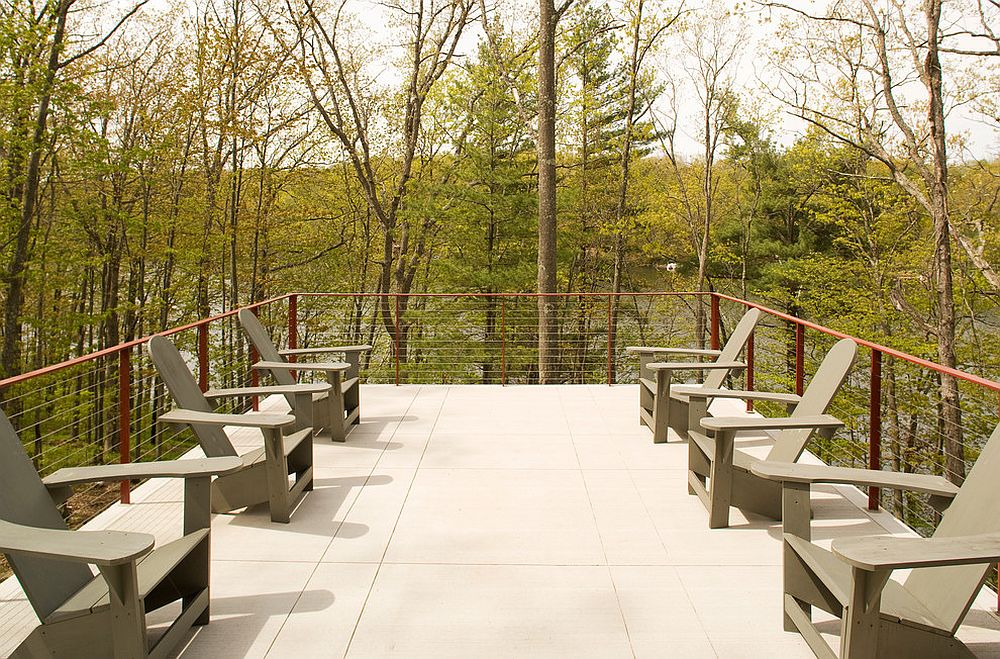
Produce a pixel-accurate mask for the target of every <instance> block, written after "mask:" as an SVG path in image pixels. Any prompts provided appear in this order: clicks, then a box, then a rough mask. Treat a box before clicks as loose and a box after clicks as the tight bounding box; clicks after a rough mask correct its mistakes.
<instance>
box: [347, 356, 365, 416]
mask: <svg viewBox="0 0 1000 659" xmlns="http://www.w3.org/2000/svg"><path fill="white" fill-rule="evenodd" d="M345 357H346V358H347V363H348V364H350V365H351V367H350V368H349V369H347V379H349V380H350V379H353V378H360V376H361V353H360V352H349V353H347V354H346V355H345ZM344 411H346V412H351V413H352V414H353V417H354V418H353V419H352V420H351V423H352V424H359V423H361V380H360V379H358V380H357V382H355V384H354V386H353V387H351V389H350V391H345V392H344Z"/></svg>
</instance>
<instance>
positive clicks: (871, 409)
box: [868, 349, 882, 510]
mask: <svg viewBox="0 0 1000 659" xmlns="http://www.w3.org/2000/svg"><path fill="white" fill-rule="evenodd" d="M869 380H870V381H869V390H870V392H871V399H870V400H869V403H868V468H869V469H876V470H877V469H881V468H882V353H881V352H880V351H878V350H874V349H873V350H872V364H871V376H870V378H869ZM879 494H880V493H879V488H877V487H870V488H868V510H878V505H879V498H880V497H879Z"/></svg>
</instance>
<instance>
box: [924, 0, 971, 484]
mask: <svg viewBox="0 0 1000 659" xmlns="http://www.w3.org/2000/svg"><path fill="white" fill-rule="evenodd" d="M924 11H925V16H926V19H927V56H926V58H925V60H924V74H925V76H926V79H927V91H928V96H929V101H930V103H929V107H928V110H927V119H928V123H929V126H930V133H931V150H932V154H933V162H934V168H933V179H932V181H930V185H929V186H928V187H929V197H930V202H931V216H932V219H933V221H934V279H935V282H934V283H935V293H936V298H937V312H938V319H937V320H938V322H937V350H938V362H939V363H940V364H942V365H943V366H947V367H949V368H955V365H956V359H955V300H954V288H953V284H952V270H951V222H950V218H949V209H948V145H947V141H946V135H945V124H944V92H943V86H942V80H941V59H940V54H939V52H938V40H939V38H940V33H939V29H940V23H941V0H930V1H929V2H927V3H926V5H925V8H924ZM959 405H960V403H959V396H958V381H957V380H956V379H955V378H954V377H952V376H950V375H947V374H944V373H942V374H941V407H942V410H941V414H942V418H941V421H942V426H943V431H944V439H945V446H944V449H945V471H946V473H947V476H948V478H949V480H951V481H953V482H955V483H961V482H962V481H964V480H965V447H964V444H963V441H962V409H961V407H959Z"/></svg>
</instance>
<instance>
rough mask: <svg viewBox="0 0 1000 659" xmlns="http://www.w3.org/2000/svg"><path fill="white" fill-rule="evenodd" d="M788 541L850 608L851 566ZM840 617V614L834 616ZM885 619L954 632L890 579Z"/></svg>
mask: <svg viewBox="0 0 1000 659" xmlns="http://www.w3.org/2000/svg"><path fill="white" fill-rule="evenodd" d="M785 541H786V542H787V543H788V545H789V546H790V547H791V548H792V550H793V551H794V552H795V553H796V554H798V555H799V556H800V557H801V558H802V560H803V561H804V562H805V563H806V565H808V566H809V569H810V570H812V571H813V573H814V574H815V575H816V576H817V577H819V579H820V581H821V582H822V583H823V585H825V586H826V587H827V588H828V589H829V590H830V592H831V593H832V594H833V596H834V597H835V598H836V599H837V601H839V602H840V604H841V606H847V602H848V601H849V600H850V595H851V566H850V565H849V564H848V563H846V562H844V561H842V560H840V559H839V558H837V557H836V556H835V555H834V554H833V553H832V552H830V551H828V550H826V549H823V548H822V547H819V546H817V545H814V544H813V543H811V542H809V541H808V540H803V539H802V538H799V537H796V536H793V535H788V534H786V535H785ZM831 613H835V614H839V613H840V612H835V611H833V612H831ZM881 615H882V617H883V618H885V619H887V620H890V621H892V622H899V623H903V624H907V625H911V626H914V627H920V628H923V629H926V630H928V631H933V632H938V633H942V634H950V633H951V630H950V629H948V626H947V625H946V624H945V623H944V622H943V621H941V620H939V619H938V618H937V617H936V616H935V615H934V614H933V613H931V612H930V611H929V610H928V609H927V607H925V606H924V605H923V604H922V603H921V602H920V601H919V600H918V599H917V598H916V597H914V596H913V594H911V593H910V591H908V590H907V589H906V587H905V586H904V585H903V584H901V583H899V582H898V581H893V580H892V579H890V580H889V581H888V582H887V583H886V585H885V588H884V589H883V590H882V606H881Z"/></svg>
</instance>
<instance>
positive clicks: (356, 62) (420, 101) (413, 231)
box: [274, 0, 475, 361]
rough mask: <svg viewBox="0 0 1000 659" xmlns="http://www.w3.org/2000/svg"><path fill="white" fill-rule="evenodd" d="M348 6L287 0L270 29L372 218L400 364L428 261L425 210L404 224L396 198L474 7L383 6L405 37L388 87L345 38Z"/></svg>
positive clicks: (383, 312)
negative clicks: (428, 107) (413, 295)
mask: <svg viewBox="0 0 1000 659" xmlns="http://www.w3.org/2000/svg"><path fill="white" fill-rule="evenodd" d="M347 4H348V3H347V2H346V1H344V2H341V3H340V4H339V5H338V6H337V7H336V8H335V9H334V10H333V11H332V12H331V11H330V10H329V9H327V8H325V7H324V6H322V5H320V4H318V3H317V2H316V1H315V0H302V2H301V4H298V3H293V1H292V0H287V2H286V3H285V6H286V15H285V17H284V18H285V19H286V21H287V25H285V26H283V27H277V29H275V30H274V35H275V38H276V39H277V40H278V41H279V43H280V44H281V45H282V46H283V47H284V49H285V52H287V53H289V54H290V55H293V56H294V57H295V58H296V61H297V62H298V65H299V67H300V70H301V72H302V80H303V83H304V85H305V86H306V89H307V90H308V94H309V98H310V100H311V102H312V106H313V108H314V109H315V111H316V112H317V114H318V115H319V117H320V119H321V121H322V124H323V126H324V127H325V128H326V129H327V130H328V131H329V132H330V134H331V135H332V136H333V137H334V138H335V139H336V141H337V142H338V144H339V146H340V148H341V150H342V152H343V155H344V157H345V158H346V159H347V161H348V162H349V163H350V165H351V168H352V170H353V172H354V175H355V176H356V177H357V180H358V182H359V184H360V187H361V190H362V192H363V194H364V198H365V201H366V203H367V204H368V207H369V208H370V210H371V212H372V214H373V215H374V216H375V218H376V219H377V220H378V222H379V225H380V227H381V230H382V254H381V259H380V263H379V267H380V276H379V287H378V292H379V293H382V294H384V295H383V297H382V300H381V304H380V316H381V319H382V324H383V326H384V328H385V330H386V332H388V333H389V334H390V335H394V336H396V338H397V344H398V346H399V350H400V360H401V361H405V360H406V336H407V332H408V328H407V325H406V322H405V320H404V315H405V313H406V310H407V307H408V304H409V300H408V298H407V297H406V294H407V293H409V292H410V291H411V290H412V287H413V282H414V279H415V277H416V276H417V274H418V272H419V271H420V268H421V266H422V264H423V262H424V259H425V258H426V257H427V247H428V239H429V238H430V236H431V234H432V232H433V230H434V220H433V218H431V217H426V216H425V217H423V218H421V219H420V220H419V221H418V222H415V223H413V224H415V226H413V225H411V223H410V222H408V221H404V218H403V217H402V208H403V202H404V200H405V198H406V196H407V192H408V189H409V186H410V182H411V179H412V178H413V176H414V175H415V174H418V173H419V171H420V170H419V163H418V162H417V151H418V147H419V146H420V139H421V133H422V121H423V113H424V106H425V103H426V101H427V99H428V96H429V95H430V93H431V91H432V89H433V88H434V86H435V84H436V83H437V82H438V81H439V80H440V79H441V77H442V76H443V75H444V73H445V71H446V70H447V69H448V67H449V65H450V64H451V62H452V60H453V59H454V57H455V52H456V49H457V47H458V43H459V40H460V39H461V37H462V34H463V32H464V30H465V28H466V26H467V25H468V24H469V22H470V16H471V12H472V9H473V8H474V6H475V3H474V2H473V1H472V0H429V1H428V0H406V1H405V2H400V3H395V2H394V3H389V4H387V5H385V8H386V10H387V11H389V12H390V15H391V16H392V19H393V20H395V21H398V22H399V25H400V27H401V28H402V30H401V32H402V33H405V34H407V35H408V36H407V41H406V43H405V45H404V47H403V49H402V53H401V54H400V57H401V60H402V61H401V70H402V71H403V76H402V78H403V79H402V81H401V84H400V86H399V87H398V88H396V89H392V88H380V86H379V85H378V82H377V80H376V79H375V77H374V76H373V75H372V74H371V71H370V67H371V65H372V61H371V58H374V57H375V53H374V52H373V51H372V49H371V46H370V45H365V44H363V43H362V42H361V40H362V39H366V38H367V35H365V37H362V36H361V35H359V34H358V33H354V34H351V28H350V19H349V12H348V7H347ZM383 54H384V53H383ZM385 100H389V102H388V103H384V101H385ZM400 118H401V120H400ZM383 122H384V123H385V125H387V126H389V133H390V134H389V135H387V136H382V135H380V132H382V131H381V128H382V125H383ZM383 137H387V138H388V139H380V138H383ZM393 290H395V292H396V293H397V295H399V296H400V297H397V300H398V302H399V304H398V311H394V309H393V305H392V304H391V303H390V301H389V300H390V298H389V296H388V294H389V293H390V292H391V291H393Z"/></svg>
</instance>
